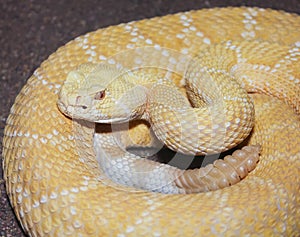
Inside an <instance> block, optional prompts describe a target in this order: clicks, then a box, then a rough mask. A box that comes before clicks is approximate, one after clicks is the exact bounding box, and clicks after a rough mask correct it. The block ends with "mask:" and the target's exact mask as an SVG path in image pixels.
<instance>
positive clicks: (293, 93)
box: [3, 8, 300, 236]
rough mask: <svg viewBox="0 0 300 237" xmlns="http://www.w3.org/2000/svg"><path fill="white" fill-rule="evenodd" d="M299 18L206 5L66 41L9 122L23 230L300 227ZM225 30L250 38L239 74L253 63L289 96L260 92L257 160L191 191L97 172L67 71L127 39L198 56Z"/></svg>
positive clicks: (199, 231)
mask: <svg viewBox="0 0 300 237" xmlns="http://www.w3.org/2000/svg"><path fill="white" fill-rule="evenodd" d="M225 22H226V23H225ZM218 24H219V26H218ZM299 27H300V18H299V17H298V16H296V15H290V14H286V13H283V12H277V11H271V10H263V9H252V8H228V9H212V10H200V11H195V12H188V13H181V14H176V15H172V16H166V17H162V18H154V19H151V20H144V21H139V22H133V23H128V24H123V25H119V26H114V27H109V28H107V29H103V30H99V31H96V32H94V33H90V34H87V35H85V36H82V37H79V38H77V39H76V40H74V41H72V42H70V43H69V44H67V45H66V46H64V47H62V48H60V49H59V50H58V51H57V52H56V53H55V54H53V55H52V56H50V57H49V59H48V60H47V61H45V62H44V63H43V64H42V65H41V67H40V68H39V69H37V70H36V71H35V73H34V75H33V76H32V78H31V79H30V80H29V81H28V83H27V85H26V86H25V87H24V88H23V90H22V91H21V93H20V95H19V96H18V97H17V99H16V102H15V104H14V106H13V107H12V110H11V115H10V117H9V118H8V120H7V126H6V129H5V137H4V151H3V154H4V158H5V159H4V171H5V172H4V176H5V179H6V182H7V191H8V194H9V197H10V200H11V202H12V204H13V206H14V208H15V211H16V214H17V217H18V218H19V220H20V221H21V223H22V225H23V227H24V229H25V230H26V231H28V232H29V233H31V234H32V235H33V236H35V235H42V234H50V235H61V234H65V235H66V234H70V235H74V234H77V235H93V236H95V235H100V236H103V235H118V234H119V235H140V236H141V235H146V234H147V235H154V236H160V235H163V236H165V235H182V234H184V235H186V236H191V235H205V234H207V235H214V234H215V235H218V234H219V235H223V234H224V233H225V234H228V235H245V234H251V233H256V234H261V235H267V234H270V233H273V234H277V235H282V234H285V235H297V233H299V230H300V226H299V223H298V221H297V219H299V217H300V216H299V211H298V209H299V192H300V190H299V177H298V176H299V165H300V160H299V158H300V148H299V145H298V143H299V136H300V133H299V128H300V124H299V100H300V98H299V95H300V87H299V85H300V82H299V76H300V73H299V69H298V68H299V66H300V65H299V61H300V60H299V57H300V42H299V41H297V40H299V38H300V33H299V32H298V30H297V29H299ZM281 29H284V31H281ZM253 39H257V40H261V42H260V43H259V44H257V43H254V44H255V45H256V46H257V45H261V46H260V47H259V46H257V47H258V48H260V50H262V51H263V52H265V53H264V57H261V58H255V57H253V52H255V51H253V48H255V47H253V43H251V42H249V43H247V40H253ZM228 40H237V41H241V40H243V41H244V42H243V43H241V44H239V45H241V47H240V48H241V52H236V50H231V52H232V51H235V52H234V53H235V55H236V54H239V53H241V54H245V58H247V59H248V58H249V61H247V62H246V63H245V62H243V64H242V67H241V68H242V69H241V70H240V69H239V68H240V67H233V69H232V73H234V74H235V75H236V76H239V75H240V74H244V73H245V72H246V74H247V75H248V82H249V84H248V85H247V84H245V85H244V86H245V87H246V88H247V89H251V88H252V89H251V90H252V92H263V93H265V94H267V95H272V96H275V97H277V98H279V99H282V100H283V101H284V102H286V103H287V104H289V105H290V106H291V107H292V108H290V107H289V106H288V105H286V104H285V103H284V102H282V101H280V100H278V99H275V98H272V97H270V96H266V95H257V94H254V95H252V98H253V100H254V105H255V113H256V114H255V125H254V131H253V133H252V134H251V136H250V138H249V140H248V141H247V143H248V144H260V145H261V146H262V152H261V160H260V162H259V164H258V166H257V167H256V169H255V170H254V171H253V172H252V173H250V174H249V176H248V177H247V178H246V179H244V180H243V181H242V182H240V183H238V184H235V185H233V186H231V187H230V188H225V189H221V190H217V191H214V192H207V193H199V194H190V195H182V194H177V195H164V194H160V193H151V192H130V191H133V189H131V188H125V187H124V188H123V189H121V190H120V189H115V188H114V187H112V186H110V185H106V184H105V183H103V182H102V181H101V182H100V181H99V180H98V179H97V177H99V175H100V171H99V169H98V167H97V162H96V161H95V159H94V158H93V157H92V155H93V154H91V150H92V141H91V131H92V129H91V127H89V126H91V124H89V123H87V124H82V125H83V129H84V130H83V133H84V132H86V135H82V134H81V135H80V137H76V136H78V134H76V133H75V134H74V133H73V128H72V122H71V120H70V119H68V118H66V117H64V116H63V115H62V114H61V113H60V112H59V111H58V109H57V107H56V100H57V94H58V92H59V89H60V87H61V84H62V83H63V81H64V79H65V78H66V75H67V73H68V72H70V71H71V70H74V69H75V68H76V67H78V65H80V64H82V63H86V62H88V61H91V62H94V63H97V62H100V61H101V60H106V59H107V58H109V57H110V56H111V55H114V54H115V53H116V52H121V51H124V50H125V49H126V48H127V49H128V48H134V47H137V46H144V45H147V44H151V45H153V46H154V48H155V47H156V48H162V47H168V48H171V49H175V50H177V51H179V52H181V53H183V54H189V55H191V56H194V55H195V54H197V53H199V52H201V51H203V49H204V48H206V47H207V45H208V44H213V43H217V42H222V41H227V42H228ZM262 41H269V42H271V43H263V42H262ZM272 42H277V43H279V44H275V43H272ZM217 47H222V49H223V48H225V46H224V45H223V46H222V45H221V46H220V45H219V46H217ZM229 48H230V47H229ZM233 48H234V49H236V47H233ZM228 51H230V50H228V49H227V53H228ZM204 52H205V51H204ZM206 52H207V51H206ZM204 56H205V55H204ZM228 58H230V59H231V55H229V56H228ZM252 58H254V59H253V61H251V59H252ZM202 59H203V57H202ZM210 60H211V59H210V58H209V57H208V58H207V60H205V61H206V62H207V63H208V64H210ZM213 60H214V59H212V61H213ZM275 75H276V76H275ZM242 76H243V75H241V78H242ZM249 77H250V78H249ZM270 82H271V83H270ZM248 86H249V88H248ZM297 114H298V115H297ZM136 132H137V133H138V131H136ZM74 136H75V137H74ZM80 139H81V140H80ZM78 141H79V143H77V142H78ZM78 146H79V147H78ZM82 148H84V149H82ZM77 151H78V152H79V156H78V154H77ZM82 157H84V158H85V159H82ZM107 182H109V181H107Z"/></svg>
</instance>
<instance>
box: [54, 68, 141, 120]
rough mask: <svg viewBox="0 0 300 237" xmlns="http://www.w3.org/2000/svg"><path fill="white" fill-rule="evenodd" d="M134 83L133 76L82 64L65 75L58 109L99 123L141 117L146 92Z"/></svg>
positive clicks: (119, 71) (128, 73)
mask: <svg viewBox="0 0 300 237" xmlns="http://www.w3.org/2000/svg"><path fill="white" fill-rule="evenodd" d="M134 80H135V76H134V75H133V74H132V73H130V72H127V71H124V70H120V69H117V68H116V67H115V66H114V65H106V64H91V63H88V64H83V65H81V66H79V67H78V68H77V69H76V70H73V71H71V72H69V74H68V75H67V78H66V80H65V82H64V84H63V86H62V88H61V91H60V93H59V99H58V102H57V105H58V108H59V109H60V111H61V112H62V113H64V114H65V115H67V116H69V117H72V118H75V119H83V120H87V121H90V122H98V123H116V122H126V121H129V120H131V119H134V118H137V117H141V115H142V114H143V112H144V107H145V106H144V104H145V103H146V100H147V96H146V93H147V91H146V88H145V87H143V86H139V85H136V84H134V82H133V81H134Z"/></svg>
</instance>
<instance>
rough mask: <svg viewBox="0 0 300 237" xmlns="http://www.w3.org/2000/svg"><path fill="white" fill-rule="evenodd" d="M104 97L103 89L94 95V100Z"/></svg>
mask: <svg viewBox="0 0 300 237" xmlns="http://www.w3.org/2000/svg"><path fill="white" fill-rule="evenodd" d="M104 97H105V90H103V91H98V92H97V93H96V94H95V96H94V99H95V100H102V99H103V98H104Z"/></svg>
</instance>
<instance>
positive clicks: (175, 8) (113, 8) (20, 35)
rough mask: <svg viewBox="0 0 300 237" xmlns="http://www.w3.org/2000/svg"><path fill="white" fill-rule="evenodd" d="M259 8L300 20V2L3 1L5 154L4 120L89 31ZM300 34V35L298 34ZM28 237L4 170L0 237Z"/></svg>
mask: <svg viewBox="0 0 300 237" xmlns="http://www.w3.org/2000/svg"><path fill="white" fill-rule="evenodd" d="M241 5H244V6H245V5H246V6H257V7H268V8H274V9H280V10H285V11H288V12H294V13H298V14H300V1H299V0H276V1H275V0H264V1H240V0H236V1H234V0H231V1H230V0H227V1H226V0H207V1H204V0H202V1H200V0H194V1H182V0H153V1H147V0H112V1H108V0H100V1H95V0H85V1H80V0H78V1H67V0H60V1H55V0H52V1H51V0H45V1H39V0H31V1H26V0H24V1H18V0H2V1H1V3H0V46H1V50H0V76H1V84H0V101H1V103H0V106H1V107H0V137H1V143H0V150H1V151H2V137H3V129H4V126H5V120H6V118H7V116H8V113H9V109H10V107H11V105H12V104H13V101H14V99H15V97H16V95H17V94H18V92H19V91H20V89H21V87H22V86H23V85H24V84H25V82H26V80H27V78H28V77H29V76H30V75H31V74H32V73H33V71H34V70H35V69H36V68H37V67H38V66H39V65H40V64H41V62H42V61H44V60H45V59H46V58H47V57H48V56H49V55H50V54H51V53H52V52H54V51H55V50H56V49H57V48H58V47H59V46H62V45H64V44H65V43H67V42H68V41H70V40H71V39H73V38H75V37H76V36H79V35H81V34H84V33H86V32H89V31H93V30H96V29H98V28H102V27H105V26H109V25H115V24H118V23H122V22H128V21H132V20H139V19H143V18H150V17H154V16H161V15H166V14H169V13H176V12H180V11H186V10H191V9H201V8H211V7H224V6H241ZM299 30H300V29H299ZM2 236H24V233H23V232H22V229H21V228H20V225H19V224H18V222H17V220H16V219H15V216H14V214H13V211H12V208H11V206H10V204H9V201H8V199H7V196H6V193H5V185H4V181H3V177H2V164H1V165H0V237H2Z"/></svg>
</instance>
